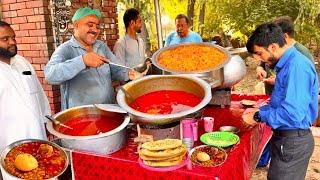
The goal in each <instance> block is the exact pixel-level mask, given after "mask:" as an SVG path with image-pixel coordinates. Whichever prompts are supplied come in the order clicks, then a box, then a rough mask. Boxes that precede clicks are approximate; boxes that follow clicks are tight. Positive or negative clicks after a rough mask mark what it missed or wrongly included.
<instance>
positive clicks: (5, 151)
mask: <svg viewBox="0 0 320 180" xmlns="http://www.w3.org/2000/svg"><path fill="white" fill-rule="evenodd" d="M32 142H40V143H41V144H48V145H50V146H53V147H55V148H57V149H59V151H60V153H61V155H62V157H63V158H64V159H65V164H64V167H63V170H62V171H61V172H59V173H58V174H57V175H56V176H54V177H51V178H50V180H56V179H58V177H59V176H60V175H61V174H62V173H63V172H64V171H65V170H66V169H67V167H68V162H69V161H68V156H67V153H66V151H64V150H63V149H62V148H61V147H60V146H58V145H56V144H55V143H52V142H50V141H45V140H40V139H24V140H20V141H16V142H14V143H12V144H10V145H8V146H7V147H6V148H4V149H3V151H2V152H1V156H0V160H1V161H0V163H1V165H0V167H1V173H2V176H3V179H4V180H21V179H20V178H18V177H16V176H13V175H12V174H10V173H9V172H7V170H6V169H5V161H4V160H5V158H6V156H7V154H8V153H9V152H10V151H11V150H12V149H13V148H14V147H17V146H19V145H22V144H27V143H32ZM0 179H1V174H0Z"/></svg>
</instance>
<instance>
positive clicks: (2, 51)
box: [0, 45, 17, 58]
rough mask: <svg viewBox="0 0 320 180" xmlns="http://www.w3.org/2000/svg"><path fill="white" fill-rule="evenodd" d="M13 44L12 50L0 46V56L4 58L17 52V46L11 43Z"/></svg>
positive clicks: (10, 56)
mask: <svg viewBox="0 0 320 180" xmlns="http://www.w3.org/2000/svg"><path fill="white" fill-rule="evenodd" d="M13 46H14V50H13V51H10V50H8V49H5V48H1V47H0V56H1V57H4V58H12V57H13V56H15V55H16V54H17V46H16V45H13Z"/></svg>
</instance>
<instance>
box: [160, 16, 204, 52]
mask: <svg viewBox="0 0 320 180" xmlns="http://www.w3.org/2000/svg"><path fill="white" fill-rule="evenodd" d="M186 42H202V38H201V36H200V35H199V34H198V33H196V32H193V31H191V30H189V19H188V17H187V16H186V15H183V14H179V15H178V16H177V17H176V32H172V33H170V34H169V35H168V37H167V38H166V42H165V44H164V46H165V47H167V46H170V45H174V44H179V43H186Z"/></svg>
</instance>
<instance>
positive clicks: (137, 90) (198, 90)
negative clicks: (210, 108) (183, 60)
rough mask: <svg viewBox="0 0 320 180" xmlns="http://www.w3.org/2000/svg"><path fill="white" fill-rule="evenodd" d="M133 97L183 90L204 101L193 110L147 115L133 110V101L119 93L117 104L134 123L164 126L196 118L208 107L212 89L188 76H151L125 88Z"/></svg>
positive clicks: (128, 84) (199, 80)
mask: <svg viewBox="0 0 320 180" xmlns="http://www.w3.org/2000/svg"><path fill="white" fill-rule="evenodd" d="M123 88H124V89H125V90H126V91H128V92H129V93H130V94H131V96H132V97H133V98H134V99H136V98H137V97H139V96H141V95H144V94H147V93H150V92H154V91H159V90H181V91H185V92H189V93H192V94H194V95H196V96H198V97H200V98H201V99H202V101H201V102H200V103H199V104H198V105H197V106H195V107H193V108H192V109H189V110H186V111H182V112H179V113H174V114H166V115H159V114H147V113H143V112H139V111H137V110H135V109H133V108H131V107H130V106H129V105H128V104H130V103H131V102H132V101H133V100H131V99H128V98H126V96H125V94H124V93H123V92H122V91H118V94H117V102H118V104H119V106H120V107H121V108H123V109H124V110H126V111H127V112H128V113H129V116H130V118H131V120H132V121H133V122H136V123H139V124H148V125H164V124H169V123H172V122H175V121H180V120H181V119H182V118H184V117H186V116H194V115H195V114H197V113H198V112H199V110H201V109H202V108H203V107H204V106H206V105H207V104H208V103H209V102H210V100H211V97H212V96H211V87H210V85H209V84H208V83H207V82H205V81H204V80H202V79H200V78H197V77H194V76H188V75H150V76H145V77H143V78H140V79H137V80H134V81H131V82H129V83H127V84H125V85H124V86H123Z"/></svg>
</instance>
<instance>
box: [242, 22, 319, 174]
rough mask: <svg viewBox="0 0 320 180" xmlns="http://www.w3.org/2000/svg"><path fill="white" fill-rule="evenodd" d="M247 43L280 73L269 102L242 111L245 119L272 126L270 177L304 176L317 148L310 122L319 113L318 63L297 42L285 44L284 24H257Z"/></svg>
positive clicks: (252, 51)
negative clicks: (315, 63) (298, 46)
mask: <svg viewBox="0 0 320 180" xmlns="http://www.w3.org/2000/svg"><path fill="white" fill-rule="evenodd" d="M246 46H247V49H248V52H250V53H252V54H253V55H254V56H256V58H257V59H261V61H263V62H265V63H266V64H267V65H268V66H269V67H271V68H274V69H275V71H276V73H277V76H276V80H275V86H274V90H273V92H272V95H271V98H270V103H269V104H268V105H264V106H262V107H260V108H259V109H247V110H246V111H245V112H244V114H243V120H244V121H245V122H248V123H252V124H255V123H256V122H264V123H266V124H267V125H268V126H270V127H271V128H272V131H273V135H272V138H271V140H270V152H271V162H270V167H269V171H268V179H272V180H280V179H281V180H292V179H297V180H303V179H304V178H305V175H306V171H307V167H308V164H309V160H310V157H311V155H312V152H313V150H314V139H313V136H312V133H311V131H310V126H311V125H312V123H313V122H314V121H315V120H316V118H317V116H318V76H317V72H316V70H315V67H314V65H313V63H312V62H311V61H310V60H309V59H308V58H307V57H306V56H305V55H303V54H302V53H301V52H299V51H298V50H297V49H296V48H295V47H294V46H290V45H288V44H286V41H285V37H284V34H283V32H282V30H281V27H279V26H278V25H276V24H274V23H265V24H262V25H260V26H258V27H257V29H256V30H255V31H254V32H253V34H252V35H251V37H250V38H249V40H248V42H247V45H246Z"/></svg>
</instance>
